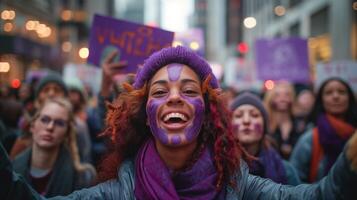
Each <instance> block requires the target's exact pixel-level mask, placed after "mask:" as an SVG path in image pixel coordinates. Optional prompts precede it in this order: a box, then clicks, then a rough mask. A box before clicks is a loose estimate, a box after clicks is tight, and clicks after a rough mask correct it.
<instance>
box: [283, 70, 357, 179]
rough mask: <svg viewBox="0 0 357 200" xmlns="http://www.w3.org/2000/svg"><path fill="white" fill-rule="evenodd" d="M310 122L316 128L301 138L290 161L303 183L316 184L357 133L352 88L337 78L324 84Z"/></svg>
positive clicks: (356, 113)
mask: <svg viewBox="0 0 357 200" xmlns="http://www.w3.org/2000/svg"><path fill="white" fill-rule="evenodd" d="M309 121H311V122H312V123H313V124H314V127H313V128H311V129H310V130H307V131H306V132H305V133H304V134H303V135H302V136H301V138H300V139H299V141H298V143H297V144H296V146H295V149H294V151H293V153H292V156H291V159H290V162H291V163H292V164H293V165H294V166H295V168H296V169H297V170H298V173H299V176H300V178H301V180H302V181H304V182H309V183H313V182H316V181H318V180H320V179H322V178H323V177H324V176H326V175H327V174H328V172H329V171H330V170H331V167H332V165H333V164H334V163H335V162H336V160H337V157H338V155H339V154H340V153H341V152H342V150H343V148H344V145H345V144H346V142H347V141H348V139H349V138H350V137H351V136H352V135H353V134H354V133H355V131H356V127H357V105H356V99H355V97H354V95H353V92H352V90H351V88H350V86H349V85H348V84H347V83H346V82H345V81H343V80H342V79H340V78H337V77H333V78H330V79H327V80H326V81H325V82H324V83H322V85H321V87H320V89H319V91H318V93H317V96H316V101H315V104H314V107H313V110H312V113H311V116H310V120H309Z"/></svg>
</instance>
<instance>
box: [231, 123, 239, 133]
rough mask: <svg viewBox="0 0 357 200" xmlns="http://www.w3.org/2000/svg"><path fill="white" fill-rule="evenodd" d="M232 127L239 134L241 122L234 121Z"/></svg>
mask: <svg viewBox="0 0 357 200" xmlns="http://www.w3.org/2000/svg"><path fill="white" fill-rule="evenodd" d="M232 129H233V132H234V133H236V134H237V133H238V131H239V124H235V123H233V124H232Z"/></svg>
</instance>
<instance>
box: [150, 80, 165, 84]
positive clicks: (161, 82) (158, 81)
mask: <svg viewBox="0 0 357 200" xmlns="http://www.w3.org/2000/svg"><path fill="white" fill-rule="evenodd" d="M167 83H168V82H167V80H157V81H155V82H153V83H152V84H151V85H155V84H167Z"/></svg>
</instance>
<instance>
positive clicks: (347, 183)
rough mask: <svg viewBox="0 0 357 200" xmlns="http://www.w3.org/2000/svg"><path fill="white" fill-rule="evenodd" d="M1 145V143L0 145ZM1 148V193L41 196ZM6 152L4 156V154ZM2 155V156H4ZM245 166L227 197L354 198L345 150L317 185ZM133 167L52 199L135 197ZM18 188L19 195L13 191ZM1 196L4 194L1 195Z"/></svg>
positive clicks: (356, 179) (128, 164)
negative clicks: (288, 181) (291, 182)
mask: <svg viewBox="0 0 357 200" xmlns="http://www.w3.org/2000/svg"><path fill="white" fill-rule="evenodd" d="M0 147H1V145H0ZM4 152H5V151H4V150H3V148H2V147H1V148H0V156H1V160H0V173H1V174H2V175H3V177H4V178H3V177H2V178H1V179H0V185H2V186H5V187H0V195H1V196H2V197H5V198H6V197H7V198H9V199H20V198H22V199H24V198H33V199H41V198H43V197H41V196H40V195H38V194H37V193H35V192H34V191H33V190H32V189H31V187H29V186H28V185H27V184H26V183H25V182H24V181H23V179H22V178H21V177H19V176H18V175H17V174H15V173H13V171H12V168H11V165H10V163H9V161H8V160H7V159H6V154H5V153H4ZM4 155H5V156H4ZM4 157H5V158H4ZM248 171H249V170H248V167H247V165H246V164H244V163H243V162H242V165H241V168H240V170H239V172H238V173H237V175H236V176H235V177H232V178H234V179H235V180H236V182H237V189H232V188H231V187H227V195H226V199H247V200H251V199H264V200H270V199H334V200H335V199H355V198H356V195H357V190H356V189H355V185H356V184H357V173H356V172H353V171H351V169H350V163H349V161H348V160H347V158H346V156H345V153H343V154H341V155H340V157H339V158H338V160H337V161H336V163H335V165H334V166H333V168H332V169H331V171H330V173H329V174H328V176H326V177H325V178H323V179H322V180H321V181H320V182H319V183H317V184H312V185H308V184H302V185H298V186H286V185H281V184H276V183H274V182H272V181H270V180H269V179H263V178H260V177H257V176H253V175H249V173H248ZM134 172H135V167H134V162H133V161H132V160H127V161H125V162H124V163H123V164H122V165H121V167H120V170H119V172H118V178H117V179H113V180H109V181H106V182H104V183H101V184H98V185H96V186H93V187H91V188H87V189H82V190H79V191H76V192H74V193H72V194H70V195H69V196H65V197H54V198H51V199H88V200H89V199H91V200H92V199H98V200H99V199H106V200H111V199H113V200H114V199H135V197H134V185H135V183H134V180H135V173H134ZM19 188H21V189H23V193H22V194H18V193H16V191H17V190H18V189H19ZM3 195H4V196H3Z"/></svg>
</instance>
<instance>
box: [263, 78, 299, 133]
mask: <svg viewBox="0 0 357 200" xmlns="http://www.w3.org/2000/svg"><path fill="white" fill-rule="evenodd" d="M278 88H286V89H287V90H288V91H289V93H290V96H291V106H290V108H289V114H290V115H292V114H293V104H294V101H295V90H294V87H293V85H292V84H291V83H289V82H287V81H278V82H276V83H275V86H274V88H273V89H271V90H268V91H267V92H266V94H265V96H264V106H265V108H266V110H267V113H268V118H269V122H270V123H269V126H268V130H269V132H270V133H274V132H275V130H276V129H277V127H278V124H279V122H278V120H277V119H276V113H277V112H276V111H275V110H274V109H273V107H272V103H273V100H274V98H275V96H276V91H277V89H278Z"/></svg>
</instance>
